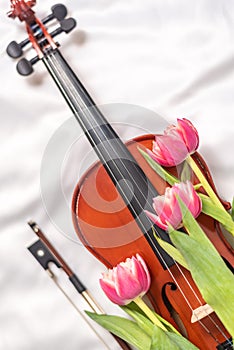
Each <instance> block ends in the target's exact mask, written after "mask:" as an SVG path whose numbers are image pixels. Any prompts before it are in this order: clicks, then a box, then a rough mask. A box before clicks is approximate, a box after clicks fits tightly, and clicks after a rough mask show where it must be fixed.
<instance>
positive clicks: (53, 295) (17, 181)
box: [0, 0, 234, 350]
mask: <svg viewBox="0 0 234 350" xmlns="http://www.w3.org/2000/svg"><path fill="white" fill-rule="evenodd" d="M63 3H64V4H65V5H67V6H68V8H69V12H70V14H71V15H72V16H73V17H75V18H76V19H77V22H78V26H77V28H76V29H75V30H74V31H73V32H72V33H71V34H69V36H65V35H61V36H60V38H59V39H58V40H59V41H60V43H61V44H62V47H61V50H62V52H63V54H64V56H65V57H66V58H67V60H68V61H69V63H70V64H71V66H72V67H73V69H74V70H75V72H76V73H77V74H78V75H79V77H80V79H81V80H82V82H83V83H84V84H85V86H86V87H87V89H88V91H89V92H90V93H91V95H92V96H93V98H94V99H95V101H96V102H97V103H100V104H107V103H128V104H129V103H130V104H135V105H140V106H143V107H146V108H149V109H152V110H154V111H155V112H157V113H158V114H160V115H161V116H163V118H164V119H165V120H167V121H168V122H169V123H174V122H175V121H176V118H178V117H187V118H189V119H190V120H191V121H192V122H193V123H194V125H195V126H196V127H197V129H198V131H199V134H200V139H201V143H200V148H199V151H200V153H201V154H202V155H203V156H204V158H205V159H206V161H207V163H208V165H209V167H210V169H211V171H212V174H213V177H214V179H215V183H216V185H217V188H218V190H219V193H220V194H221V195H222V196H223V197H224V198H225V199H227V200H232V195H233V193H234V181H233V180H234V163H233V147H234V123H233V115H234V74H233V73H234V49H233V48H234V40H233V38H234V3H233V2H232V1H230V0H197V1H191V0H190V1H188V0H173V1H172V0H154V1H153V0H147V1H140V0H130V1H124V0H119V1H114V0H109V1H108V0H99V1H95V0H77V1H74V0H73V1H67V0H64V1H63ZM0 4H1V14H0V22H1V27H0V28H1V29H0V30H1V32H0V33H1V36H0V37H1V39H0V40H1V65H0V67H1V80H0V82H1V85H0V89H1V94H0V98H1V127H0V135H1V136H0V140H1V150H0V154H1V174H0V186H1V191H0V206H1V207H0V220H1V230H0V266H1V268H0V350H3V349H4V350H31V349H32V348H33V349H35V350H39V349H50V350H55V349H56V350H63V349H65V348H66V349H68V350H75V349H76V350H77V349H84V348H85V349H87V350H89V349H100V350H101V349H105V346H104V345H103V344H102V343H101V342H100V340H99V339H98V338H97V337H96V336H95V334H94V333H93V332H92V331H91V330H90V329H89V327H88V326H87V324H86V323H85V322H84V320H83V319H82V317H80V316H79V315H77V313H76V312H75V310H74V309H73V308H72V307H71V306H70V304H69V303H68V302H67V301H66V299H65V298H64V296H63V295H62V294H61V292H60V291H59V290H58V289H57V288H56V286H55V285H54V284H53V283H52V282H51V281H50V279H49V278H48V276H47V275H46V273H45V272H44V271H43V270H42V268H41V267H40V266H39V264H38V263H37V262H36V261H35V260H34V258H33V257H32V256H31V255H30V254H29V253H28V251H27V249H26V246H28V245H29V244H30V243H32V242H33V241H34V235H33V233H32V231H31V230H30V228H28V227H27V225H26V222H27V220H28V219H30V218H33V219H34V220H36V221H37V222H38V223H39V224H40V226H41V227H42V229H43V230H44V232H46V233H47V235H48V237H49V239H50V240H51V241H52V242H53V244H54V245H55V246H56V248H57V249H58V250H59V251H60V252H61V253H62V254H63V256H64V258H65V259H66V260H67V261H68V262H69V263H70V265H71V266H72V268H73V269H74V270H75V272H76V273H77V274H78V275H79V276H80V277H81V279H82V280H83V281H84V283H85V284H86V285H87V286H88V288H89V289H90V290H91V292H92V293H93V294H94V295H95V297H96V298H97V299H98V300H99V301H100V303H101V305H102V306H103V308H105V309H106V310H107V311H108V312H111V313H115V312H117V309H116V308H115V307H114V306H113V305H112V304H110V303H108V301H107V300H106V298H105V296H104V295H103V293H102V291H101V290H100V288H99V284H98V278H99V276H100V272H101V271H103V270H104V269H105V268H104V267H103V266H102V265H101V264H100V263H98V262H97V261H96V260H95V259H94V258H93V257H92V256H91V255H90V254H89V253H88V252H87V251H86V250H85V249H84V248H83V247H82V246H80V245H78V244H75V243H74V242H73V241H72V240H71V239H68V238H66V237H64V235H63V234H61V232H59V231H58V229H57V228H56V227H55V225H54V224H53V222H52V221H51V220H50V217H48V215H47V213H46V210H45V208H44V206H43V202H42V199H41V191H40V168H41V161H42V157H43V154H44V151H45V148H46V145H47V144H48V142H49V140H50V139H51V137H52V135H53V134H54V132H55V131H56V130H57V129H58V128H59V126H60V125H61V124H62V123H63V122H65V121H66V120H67V119H68V118H69V117H70V111H69V109H68V108H67V106H66V104H65V102H64V101H63V99H62V97H60V95H59V93H58V91H57V89H56V87H55V86H54V84H53V82H52V80H51V78H50V77H49V76H48V74H47V73H46V72H45V69H44V67H43V64H42V63H37V65H36V66H35V73H34V74H33V75H32V76H30V77H29V78H22V77H20V76H19V75H18V74H17V73H16V70H15V62H14V61H13V60H12V59H10V58H9V57H8V56H7V55H6V53H5V47H6V46H7V44H8V43H9V42H10V41H11V40H17V41H21V40H22V39H24V38H25V32H24V26H23V25H22V24H21V23H19V21H12V20H11V19H8V18H7V17H6V15H5V13H6V12H7V11H8V10H9V1H7V0H4V1H3V0H0ZM53 4H54V1H53V0H41V1H38V5H37V7H36V10H37V14H38V16H39V17H41V18H42V17H44V16H45V15H47V14H48V12H49V9H50V7H51V5H53ZM29 54H30V55H31V56H32V53H29ZM113 121H116V122H118V120H113ZM124 122H126V123H128V122H129V121H128V120H125V121H124ZM147 127H148V128H149V129H151V130H152V132H157V121H156V120H155V122H154V123H152V125H147ZM121 130H122V136H123V138H125V139H127V138H128V136H129V134H128V129H127V128H122V129H121ZM81 147H83V148H82V150H83V151H82V152H88V148H87V147H88V146H87V144H85V146H81ZM68 169H69V167H68ZM70 170H71V172H72V169H71V165H70ZM67 173H68V175H69V172H68V171H67ZM57 205H58V206H59V203H55V209H54V210H55V211H56V210H57ZM35 240H36V239H35ZM66 289H67V290H68V292H69V293H70V295H71V296H72V298H73V299H74V300H75V302H76V304H77V306H78V307H79V308H80V309H81V310H83V309H85V308H86V305H85V304H84V303H83V301H82V300H81V298H80V296H79V295H76V293H75V291H73V290H72V287H69V284H67V286H66ZM98 329H99V328H98ZM99 330H100V329H99ZM102 334H104V336H105V338H106V337H107V335H106V334H105V333H102ZM108 342H109V345H110V348H111V349H118V346H116V345H115V343H114V342H112V341H111V338H109V339H108Z"/></svg>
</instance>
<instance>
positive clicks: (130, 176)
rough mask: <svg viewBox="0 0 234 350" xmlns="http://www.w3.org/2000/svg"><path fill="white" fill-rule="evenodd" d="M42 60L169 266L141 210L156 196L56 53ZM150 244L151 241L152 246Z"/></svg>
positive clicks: (143, 228)
mask: <svg viewBox="0 0 234 350" xmlns="http://www.w3.org/2000/svg"><path fill="white" fill-rule="evenodd" d="M42 60H43V62H44V64H45V66H46V68H47V70H48V71H49V73H50V75H51V76H52V77H53V79H54V81H55V83H56V84H57V86H58V88H59V89H60V91H61V93H62V95H63V96H64V98H65V100H66V101H67V103H68V105H69V107H70V108H71V110H72V112H73V114H74V116H75V117H76V119H77V121H78V122H79V124H80V126H81V127H82V129H83V131H84V132H85V134H86V136H87V138H88V140H89V142H90V143H91V145H92V147H93V148H94V150H95V152H96V153H97V155H98V157H99V159H100V160H101V162H102V164H103V166H104V167H105V169H106V170H107V172H108V174H109V176H110V178H111V179H112V181H113V183H114V184H115V185H116V186H117V188H118V192H119V193H120V195H121V196H122V198H123V200H124V201H125V203H126V205H127V206H128V208H129V210H130V211H131V213H132V215H133V217H134V219H135V220H136V222H137V224H138V226H139V227H140V229H141V230H142V232H143V234H145V233H146V232H147V233H148V235H146V239H147V240H148V243H149V244H150V245H151V247H152V249H153V250H154V252H155V253H156V255H158V258H159V260H160V261H161V263H162V265H163V267H164V268H166V265H167V267H168V266H171V265H173V264H174V261H173V260H172V259H171V257H170V256H169V255H167V254H166V253H165V251H164V250H162V249H161V247H160V246H159V244H158V242H157V240H155V239H154V233H153V230H152V223H151V221H150V219H149V218H148V217H147V215H146V214H145V212H144V209H146V210H150V211H152V210H153V209H152V205H151V203H152V200H153V198H154V197H156V196H157V195H158V192H157V191H156V189H155V187H154V186H153V185H152V184H151V183H150V181H149V180H148V179H147V178H146V176H145V174H144V172H143V171H142V169H141V168H140V167H139V165H138V164H137V162H136V160H135V159H134V158H133V156H132V155H131V153H130V152H129V150H128V148H127V147H126V146H125V145H124V143H123V142H122V141H121V140H120V138H119V136H118V135H117V134H116V132H115V131H114V130H113V128H112V127H111V125H110V124H109V123H108V122H107V120H106V119H105V117H104V116H103V114H102V113H101V111H100V110H99V109H98V107H97V106H96V105H95V103H94V101H93V100H92V98H91V97H90V95H89V94H88V92H87V91H86V89H85V87H84V86H83V85H82V83H81V82H80V80H79V79H78V77H77V76H76V75H75V73H74V72H73V71H72V69H71V68H70V66H69V65H68V63H67V62H66V60H65V59H64V58H63V56H62V55H61V53H60V52H59V50H58V49H55V50H53V51H51V52H49V53H48V54H47V55H46V56H45V57H44V58H43V59H42ZM129 184H131V185H130V186H129ZM155 231H157V232H158V234H159V236H160V237H162V238H163V239H164V240H167V241H168V240H169V238H168V235H165V232H164V231H162V230H161V229H159V228H155ZM152 241H154V243H153V244H152ZM158 252H159V254H158ZM161 257H162V258H163V259H161ZM165 263H166V265H165Z"/></svg>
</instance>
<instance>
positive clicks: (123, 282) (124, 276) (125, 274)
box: [116, 264, 142, 300]
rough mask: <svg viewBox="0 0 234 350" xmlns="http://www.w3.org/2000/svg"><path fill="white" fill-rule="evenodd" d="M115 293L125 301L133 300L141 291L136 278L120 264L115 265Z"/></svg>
mask: <svg viewBox="0 0 234 350" xmlns="http://www.w3.org/2000/svg"><path fill="white" fill-rule="evenodd" d="M116 291H117V294H118V295H119V296H120V297H121V298H122V299H125V300H133V299H135V298H136V297H137V296H139V295H140V293H141V291H142V289H141V285H140V283H139V281H138V280H137V279H136V277H135V276H133V274H131V273H130V271H129V270H127V269H125V268H124V267H123V266H121V265H120V264H119V265H117V272H116Z"/></svg>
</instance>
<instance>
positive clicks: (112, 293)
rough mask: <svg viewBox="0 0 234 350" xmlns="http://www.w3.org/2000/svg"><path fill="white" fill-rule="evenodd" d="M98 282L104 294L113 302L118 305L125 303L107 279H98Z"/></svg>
mask: <svg viewBox="0 0 234 350" xmlns="http://www.w3.org/2000/svg"><path fill="white" fill-rule="evenodd" d="M99 283H100V285H101V287H102V290H103V291H104V293H105V294H106V296H107V297H108V298H109V299H110V300H111V301H112V302H113V303H114V304H118V305H125V304H126V302H125V300H124V299H122V298H120V297H119V295H118V294H117V293H116V290H115V286H113V284H111V283H109V281H108V280H103V279H100V280H99Z"/></svg>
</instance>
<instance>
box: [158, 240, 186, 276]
mask: <svg viewBox="0 0 234 350" xmlns="http://www.w3.org/2000/svg"><path fill="white" fill-rule="evenodd" d="M155 239H156V240H157V241H158V243H159V244H160V246H161V247H162V248H163V249H164V250H165V251H166V252H167V254H169V255H170V256H171V257H172V258H173V259H174V260H175V261H177V262H178V263H179V264H180V265H182V266H184V267H185V268H186V269H188V265H187V263H186V261H185V259H184V257H183V255H182V254H181V252H180V251H179V249H177V248H176V247H174V246H173V245H172V244H170V243H168V242H166V241H164V240H163V239H161V238H159V237H158V236H156V235H155Z"/></svg>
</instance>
